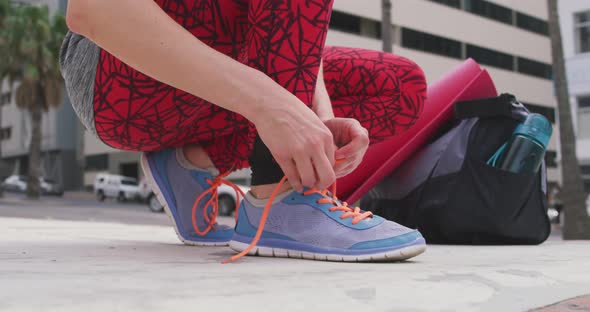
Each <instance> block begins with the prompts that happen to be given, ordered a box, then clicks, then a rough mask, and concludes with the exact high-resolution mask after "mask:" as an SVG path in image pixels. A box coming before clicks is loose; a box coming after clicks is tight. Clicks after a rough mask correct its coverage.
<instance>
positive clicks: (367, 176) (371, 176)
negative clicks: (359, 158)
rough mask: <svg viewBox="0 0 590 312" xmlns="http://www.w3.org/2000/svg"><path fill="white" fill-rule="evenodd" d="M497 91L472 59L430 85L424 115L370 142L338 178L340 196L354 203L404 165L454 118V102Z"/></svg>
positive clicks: (487, 76) (482, 96) (488, 76)
mask: <svg viewBox="0 0 590 312" xmlns="http://www.w3.org/2000/svg"><path fill="white" fill-rule="evenodd" d="M496 95H497V91H496V87H495V86H494V83H493V81H492V79H491V77H490V75H489V74H488V72H487V71H485V70H483V69H482V68H481V67H480V66H479V64H477V63H476V62H475V61H473V60H472V59H468V60H466V61H465V62H464V63H462V64H461V65H459V66H458V67H457V68H455V69H454V70H452V71H451V72H449V73H447V74H446V75H445V76H443V77H442V78H441V79H439V80H438V81H436V82H435V83H433V84H431V85H429V86H428V91H427V99H426V101H425V102H424V108H423V112H422V115H421V116H420V117H419V118H418V119H417V120H416V123H415V124H414V125H413V126H412V127H411V128H410V129H409V130H408V131H406V132H404V133H402V134H400V135H398V136H394V137H392V138H391V139H389V140H386V141H383V142H380V143H378V144H375V145H372V146H370V147H369V149H368V150H367V153H366V154H365V158H364V159H363V162H362V163H361V164H360V165H359V167H358V168H357V169H356V170H355V171H354V172H352V173H351V174H349V175H347V176H346V177H343V178H340V179H338V190H337V191H338V197H340V198H342V199H345V200H346V201H347V202H349V203H354V202H356V201H357V200H359V199H360V198H361V197H362V196H363V195H364V194H366V193H367V192H368V191H369V190H370V189H371V188H372V187H374V186H375V185H376V184H377V183H379V182H380V181H381V180H382V179H383V178H385V177H386V176H388V175H389V174H391V173H392V172H393V171H394V170H395V169H396V168H398V167H399V166H401V165H403V162H404V161H405V160H407V159H408V158H409V157H410V156H411V155H412V154H413V153H415V152H417V151H418V150H419V149H421V148H422V147H423V146H424V145H425V144H426V143H427V142H428V141H429V139H430V138H431V137H432V136H433V135H435V134H436V132H437V130H438V129H440V127H441V126H443V125H444V124H445V123H447V122H448V121H450V120H451V119H452V118H453V104H454V103H456V102H458V101H465V100H471V99H477V98H485V97H493V96H496Z"/></svg>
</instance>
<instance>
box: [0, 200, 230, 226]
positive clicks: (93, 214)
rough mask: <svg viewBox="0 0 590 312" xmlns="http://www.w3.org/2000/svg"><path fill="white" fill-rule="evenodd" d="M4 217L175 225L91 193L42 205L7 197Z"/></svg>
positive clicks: (1, 209)
mask: <svg viewBox="0 0 590 312" xmlns="http://www.w3.org/2000/svg"><path fill="white" fill-rule="evenodd" d="M0 217H8V218H27V219H53V220H65V221H91V222H114V223H124V224H138V225H160V226H171V225H172V223H171V222H170V219H169V218H168V216H166V214H165V213H154V212H151V211H150V210H149V208H148V206H147V204H143V203H138V202H126V203H119V202H117V201H115V200H106V201H104V202H99V201H97V200H96V199H95V198H94V197H93V196H92V194H88V193H66V195H65V196H64V197H63V198H60V197H52V196H43V198H41V200H38V201H31V200H26V199H25V197H24V195H23V194H18V193H6V194H5V198H2V199H0ZM218 221H219V222H220V223H222V224H227V225H233V222H234V221H233V218H231V217H218Z"/></svg>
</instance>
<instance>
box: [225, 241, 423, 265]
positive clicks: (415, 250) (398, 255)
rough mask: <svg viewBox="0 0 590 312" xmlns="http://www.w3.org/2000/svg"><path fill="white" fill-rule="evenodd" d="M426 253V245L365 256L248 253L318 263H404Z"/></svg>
mask: <svg viewBox="0 0 590 312" xmlns="http://www.w3.org/2000/svg"><path fill="white" fill-rule="evenodd" d="M248 246H249V244H246V243H242V242H238V241H235V240H232V241H231V242H229V247H230V248H231V249H233V250H234V251H237V252H241V251H243V250H246V248H248ZM424 251H426V244H418V245H411V246H407V247H402V248H399V249H394V250H389V251H385V252H379V253H374V254H365V255H338V254H323V253H311V252H305V251H298V250H291V249H282V248H273V247H264V246H256V247H254V248H252V250H250V252H248V255H249V256H261V257H275V258H294V259H306V260H318V261H333V262H396V261H404V260H408V259H410V258H413V257H416V256H418V255H420V254H422V253H424Z"/></svg>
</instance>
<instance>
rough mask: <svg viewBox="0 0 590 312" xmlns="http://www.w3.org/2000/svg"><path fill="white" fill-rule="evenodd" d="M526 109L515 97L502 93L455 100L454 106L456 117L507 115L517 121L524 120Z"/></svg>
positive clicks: (460, 118)
mask: <svg viewBox="0 0 590 312" xmlns="http://www.w3.org/2000/svg"><path fill="white" fill-rule="evenodd" d="M527 114H528V110H527V109H526V108H525V107H524V105H523V104H522V103H520V102H519V101H518V100H516V97H515V96H514V95H512V94H509V93H503V94H501V95H500V96H498V97H492V98H484V99H476V100H471V101H463V102H457V103H455V106H454V115H455V118H456V119H459V120H462V119H469V118H490V117H508V118H512V119H516V120H518V121H521V120H524V118H526V115H527Z"/></svg>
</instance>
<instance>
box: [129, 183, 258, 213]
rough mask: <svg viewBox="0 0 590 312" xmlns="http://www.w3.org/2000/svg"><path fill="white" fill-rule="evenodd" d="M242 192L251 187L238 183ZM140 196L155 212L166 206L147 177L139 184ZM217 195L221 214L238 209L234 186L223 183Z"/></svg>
mask: <svg viewBox="0 0 590 312" xmlns="http://www.w3.org/2000/svg"><path fill="white" fill-rule="evenodd" d="M238 187H239V188H240V189H241V190H242V192H244V193H247V192H248V191H250V188H249V187H247V186H242V185H238ZM139 189H140V191H139V193H140V197H141V198H142V199H143V200H145V201H146V202H147V204H148V207H149V208H150V210H151V211H153V212H164V206H163V205H162V204H161V203H160V201H159V199H158V197H157V196H156V195H155V194H154V192H153V191H152V190H151V188H150V186H149V184H148V183H147V181H146V180H145V179H143V180H142V181H141V183H140V184H139ZM217 195H218V196H219V215H221V216H229V215H231V214H232V213H233V212H234V210H235V209H236V192H235V191H234V189H233V188H231V187H229V186H227V185H225V184H222V185H221V186H220V187H219V188H217Z"/></svg>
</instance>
